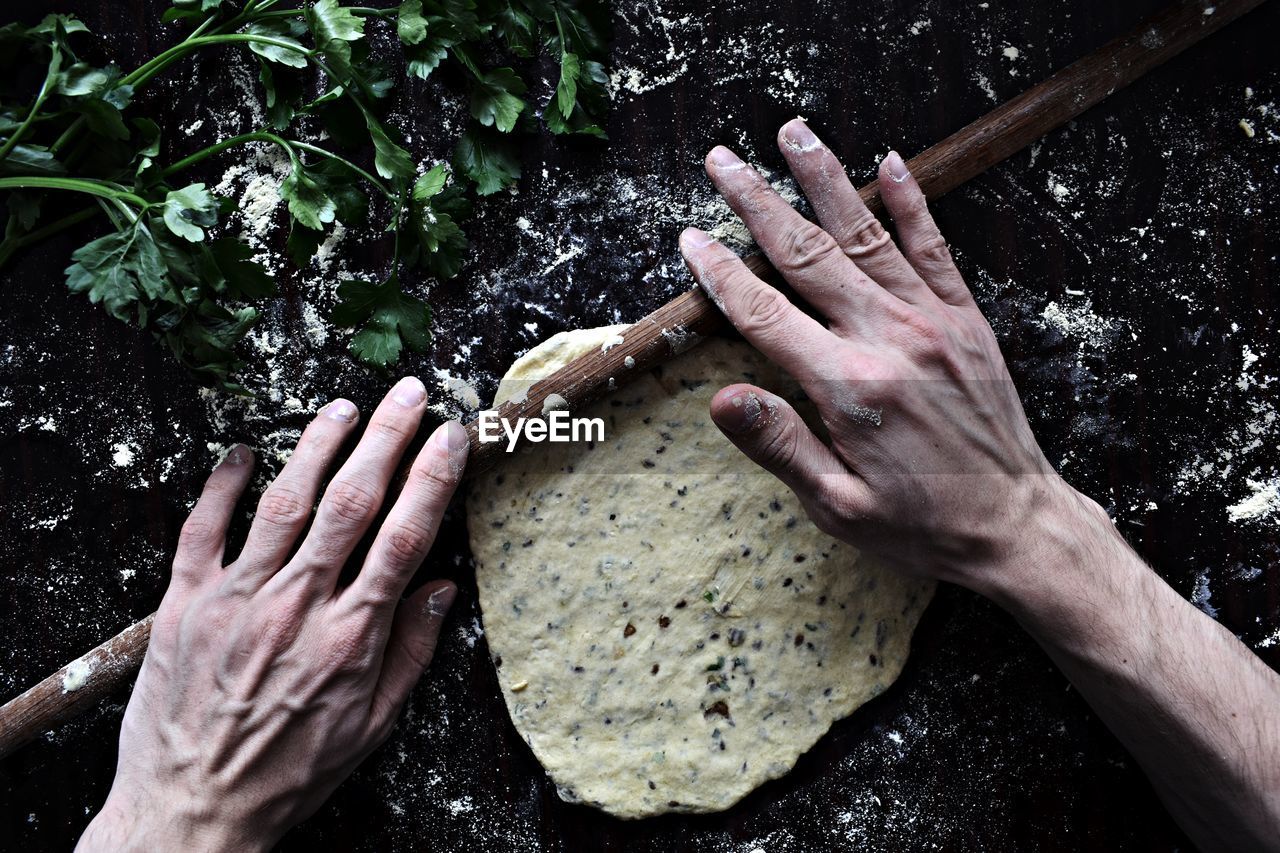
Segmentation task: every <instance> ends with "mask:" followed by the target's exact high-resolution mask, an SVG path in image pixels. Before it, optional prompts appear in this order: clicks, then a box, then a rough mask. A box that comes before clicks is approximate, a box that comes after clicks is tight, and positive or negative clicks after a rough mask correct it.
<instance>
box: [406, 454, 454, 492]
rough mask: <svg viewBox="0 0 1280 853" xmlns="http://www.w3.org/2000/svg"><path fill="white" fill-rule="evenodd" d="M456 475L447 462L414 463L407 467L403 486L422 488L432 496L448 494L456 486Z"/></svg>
mask: <svg viewBox="0 0 1280 853" xmlns="http://www.w3.org/2000/svg"><path fill="white" fill-rule="evenodd" d="M457 485H458V481H457V476H456V474H455V473H454V471H453V469H452V468H450V467H449V466H448V464H447V463H444V462H440V463H432V464H416V465H414V466H413V467H412V468H410V469H409V476H408V478H406V481H405V488H406V489H409V488H424V489H426V490H427V491H428V492H429V493H430V494H431V495H433V496H437V495H439V496H448V495H452V494H453V490H454V489H455V488H457Z"/></svg>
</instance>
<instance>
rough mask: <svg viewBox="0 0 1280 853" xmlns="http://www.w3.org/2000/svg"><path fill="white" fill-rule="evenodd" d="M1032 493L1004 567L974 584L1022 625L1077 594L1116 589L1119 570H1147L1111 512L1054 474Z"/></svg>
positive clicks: (1002, 562)
mask: <svg viewBox="0 0 1280 853" xmlns="http://www.w3.org/2000/svg"><path fill="white" fill-rule="evenodd" d="M1028 492H1029V494H1028V495H1027V496H1025V498H1024V499H1023V503H1024V505H1025V506H1026V507H1027V511H1026V512H1025V513H1024V514H1023V515H1022V516H1021V518H1020V519H1019V520H1018V522H1017V524H1015V525H1013V526H1012V530H1011V533H1010V536H1009V538H1008V540H1007V542H1006V546H1005V548H1004V549H1003V551H1002V553H1001V555H1000V558H999V560H998V564H997V565H996V566H995V567H994V569H993V570H992V571H990V572H986V573H984V575H983V577H982V579H981V581H980V582H976V583H973V584H969V586H970V588H971V589H973V590H974V591H975V592H978V593H981V594H982V595H985V596H986V597H988V598H990V599H992V600H993V601H995V602H996V603H997V604H999V605H1000V606H1001V607H1003V608H1004V609H1006V610H1009V611H1010V612H1012V613H1013V614H1014V615H1015V616H1017V617H1018V618H1019V619H1020V620H1022V619H1024V618H1031V617H1033V616H1034V615H1035V614H1037V613H1039V612H1040V611H1041V610H1043V609H1045V608H1046V607H1048V606H1052V605H1053V604H1054V603H1055V602H1056V601H1057V599H1058V598H1059V597H1060V596H1062V595H1064V594H1067V595H1070V594H1072V591H1073V590H1074V591H1075V592H1076V593H1078V592H1079V591H1080V590H1081V589H1083V588H1086V587H1087V588H1090V589H1094V590H1100V589H1105V588H1108V587H1110V586H1112V584H1113V583H1114V581H1115V578H1114V575H1115V572H1116V571H1117V569H1120V570H1121V571H1122V572H1123V573H1125V574H1128V571H1127V570H1128V569H1130V568H1132V567H1134V566H1142V563H1141V560H1140V559H1139V558H1138V556H1137V555H1136V554H1135V553H1134V552H1133V550H1132V549H1131V548H1130V547H1129V545H1128V543H1126V542H1125V541H1124V537H1122V536H1121V535H1120V533H1119V531H1117V530H1116V529H1115V525H1114V524H1113V523H1112V521H1111V518H1110V517H1109V516H1108V515H1107V513H1106V510H1104V509H1103V508H1102V507H1101V506H1100V505H1099V504H1098V503H1097V502H1095V501H1093V500H1092V499H1090V498H1088V497H1086V496H1085V495H1083V494H1081V493H1080V492H1078V491H1076V490H1075V489H1074V488H1072V487H1071V486H1070V485H1068V484H1067V482H1066V481H1065V480H1063V479H1062V478H1061V477H1059V476H1057V475H1056V474H1054V475H1052V476H1051V477H1049V478H1047V479H1045V480H1042V481H1039V482H1037V483H1035V484H1034V485H1033V486H1032V488H1031V489H1029V490H1028ZM1144 568H1145V567H1144Z"/></svg>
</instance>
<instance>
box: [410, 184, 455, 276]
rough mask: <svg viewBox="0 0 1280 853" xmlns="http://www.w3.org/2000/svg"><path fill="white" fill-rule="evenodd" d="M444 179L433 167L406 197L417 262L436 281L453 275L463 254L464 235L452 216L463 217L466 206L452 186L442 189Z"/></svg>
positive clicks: (444, 185)
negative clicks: (415, 241)
mask: <svg viewBox="0 0 1280 853" xmlns="http://www.w3.org/2000/svg"><path fill="white" fill-rule="evenodd" d="M447 180H448V172H447V171H446V170H445V167H444V165H443V164H442V165H439V166H436V167H435V168H433V169H431V170H430V171H428V172H426V173H425V174H423V175H422V177H420V178H418V180H417V182H415V183H414V185H413V192H412V194H411V195H410V219H411V222H412V225H413V229H414V235H415V236H416V237H417V239H418V246H417V260H418V261H419V263H421V264H422V266H423V267H425V268H426V269H427V271H429V272H430V273H431V274H432V275H434V276H437V277H439V278H452V277H453V276H455V275H457V274H458V272H459V271H460V270H461V269H462V264H463V262H464V260H465V255H466V251H467V236H466V234H464V233H463V232H462V228H461V227H459V225H458V223H457V221H456V217H457V216H459V215H465V214H466V213H467V212H468V208H469V205H467V203H466V201H465V198H464V197H463V196H462V193H461V191H459V190H458V189H457V187H456V186H450V187H446V181H447Z"/></svg>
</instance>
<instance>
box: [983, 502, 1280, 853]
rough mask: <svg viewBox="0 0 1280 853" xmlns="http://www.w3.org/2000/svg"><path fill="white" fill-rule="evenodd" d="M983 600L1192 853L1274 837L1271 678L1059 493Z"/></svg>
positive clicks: (1279, 782) (1278, 814) (1277, 712)
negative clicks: (1102, 728)
mask: <svg viewBox="0 0 1280 853" xmlns="http://www.w3.org/2000/svg"><path fill="white" fill-rule="evenodd" d="M1037 523H1038V524H1039V525H1040V527H1041V529H1039V530H1037V531H1035V534H1036V535H1035V536H1034V537H1027V540H1028V541H1035V542H1036V543H1037V544H1036V545H1035V546H1034V547H1033V548H1031V549H1030V550H1028V551H1027V552H1025V553H1023V554H1021V555H1019V558H1018V563H1019V565H1018V566H1017V567H1016V568H1015V569H1014V570H1012V571H1011V572H1010V573H1009V574H1008V577H1007V580H1005V581H1003V582H1002V583H1001V584H1000V586H998V587H997V588H994V589H990V590H984V591H985V592H987V594H989V595H991V597H992V598H994V599H995V600H996V601H997V602H999V603H1000V604H1002V605H1003V606H1004V607H1006V608H1007V609H1008V610H1009V611H1011V612H1012V613H1013V615H1014V616H1015V617H1016V618H1017V619H1018V621H1019V622H1020V623H1021V624H1022V625H1023V626H1024V627H1025V628H1026V629H1027V630H1028V631H1029V632H1030V633H1031V635H1032V636H1033V637H1035V638H1036V640H1037V641H1038V642H1039V643H1040V644H1041V645H1042V646H1043V647H1044V648H1045V650H1046V651H1047V652H1048V653H1049V655H1050V656H1051V657H1052V658H1053V659H1054V660H1055V661H1056V662H1057V664H1058V665H1059V666H1060V667H1061V668H1062V670H1063V672H1065V673H1066V675H1067V677H1068V678H1069V679H1070V680H1071V682H1072V683H1073V684H1074V685H1075V687H1076V688H1077V689H1078V690H1079V691H1080V692H1081V694H1082V695H1083V696H1084V697H1085V698H1086V699H1087V700H1088V701H1089V703H1090V704H1091V705H1092V706H1093V708H1094V710H1096V711H1097V712H1098V714H1099V716H1101V717H1102V718H1103V720H1104V721H1105V722H1106V723H1107V725H1108V726H1109V727H1110V728H1111V730H1112V731H1113V732H1115V734H1116V735H1117V736H1118V737H1119V738H1120V740H1121V741H1122V742H1123V743H1124V744H1125V746H1127V747H1128V749H1129V750H1130V752H1131V753H1132V754H1133V755H1134V757H1135V758H1136V759H1137V760H1138V762H1139V763H1140V764H1141V765H1142V767H1143V768H1144V769H1145V770H1146V771H1147V773H1148V775H1149V777H1150V778H1151V780H1152V783H1153V784H1154V785H1155V788H1156V790H1157V792H1158V793H1159V795H1160V797H1161V799H1162V800H1163V801H1164V802H1165V804H1166V805H1167V806H1168V808H1169V809H1170V811H1171V812H1172V813H1173V815H1174V816H1175V817H1176V818H1177V820H1178V821H1179V823H1180V824H1181V825H1182V826H1183V828H1184V829H1185V830H1186V831H1187V833H1188V834H1189V835H1190V836H1191V837H1192V838H1193V839H1194V840H1195V841H1196V842H1197V844H1199V845H1200V846H1201V847H1202V848H1205V849H1251V850H1263V849H1271V845H1275V844H1276V839H1277V838H1280V676H1277V674H1276V673H1274V672H1272V671H1271V670H1270V669H1269V668H1268V667H1267V666H1266V665H1265V664H1263V663H1262V661H1261V660H1259V659H1258V658H1257V657H1256V656H1255V655H1254V654H1253V653H1252V652H1250V651H1249V650H1248V649H1247V648H1245V647H1244V645H1243V644H1241V643H1240V642H1239V641H1238V640H1237V639H1236V638H1235V637H1234V636H1232V635H1231V633H1230V632H1229V631H1227V630H1226V629H1225V628H1223V627H1222V626H1221V625H1219V624H1218V623H1217V622H1215V621H1214V620H1213V619H1211V618H1209V617H1208V616H1206V615H1205V614H1203V613H1201V612H1200V611H1199V610H1197V609H1196V608H1194V607H1192V606H1191V605H1190V604H1189V603H1188V602H1187V601H1186V600H1184V599H1183V598H1182V597H1181V596H1179V595H1178V594H1177V593H1176V592H1175V591H1174V590H1173V589H1171V588H1170V587H1169V586H1168V585H1167V584H1166V583H1164V581H1163V580H1161V579H1160V577H1159V576H1157V575H1156V574H1155V573H1154V572H1152V571H1151V570H1150V569H1149V568H1148V567H1147V566H1146V565H1144V564H1143V563H1142V561H1141V560H1140V559H1139V558H1138V556H1137V555H1136V554H1135V553H1134V552H1133V551H1132V549H1130V548H1129V547H1128V545H1127V544H1125V542H1124V540H1123V539H1122V538H1121V537H1120V535H1119V534H1118V533H1117V532H1116V531H1115V530H1114V528H1113V526H1112V525H1111V522H1110V521H1109V519H1107V517H1106V514H1105V513H1104V512H1103V511H1102V509H1101V508H1100V507H1098V506H1097V505H1096V504H1094V503H1093V502H1092V501H1090V500H1088V499H1087V498H1084V497H1082V496H1080V495H1079V494H1077V493H1075V492H1074V491H1069V490H1064V491H1063V493H1062V495H1061V497H1060V499H1059V500H1057V501H1055V508H1054V509H1053V510H1051V511H1049V512H1046V513H1045V514H1043V515H1042V517H1041V518H1040V519H1039V520H1038V522H1037Z"/></svg>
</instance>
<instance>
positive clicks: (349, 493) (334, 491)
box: [325, 480, 382, 524]
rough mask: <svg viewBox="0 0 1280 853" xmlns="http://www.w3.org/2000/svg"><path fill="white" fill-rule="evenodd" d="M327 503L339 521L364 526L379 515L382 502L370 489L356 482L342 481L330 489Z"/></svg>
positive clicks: (326, 499)
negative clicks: (375, 515)
mask: <svg viewBox="0 0 1280 853" xmlns="http://www.w3.org/2000/svg"><path fill="white" fill-rule="evenodd" d="M325 503H326V504H328V506H329V511H330V512H332V513H333V514H334V515H335V516H336V517H337V518H338V519H340V520H342V521H346V522H349V523H352V524H363V523H365V522H367V521H369V520H370V519H372V518H373V516H374V514H375V513H377V511H378V507H379V506H380V505H381V504H382V500H381V498H380V497H379V495H378V494H377V492H375V491H373V490H372V489H370V488H369V487H367V486H365V485H363V484H361V483H358V482H356V481H354V480H342V481H339V482H337V483H334V484H333V486H332V487H330V489H329V494H328V495H327V496H326V497H325Z"/></svg>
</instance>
